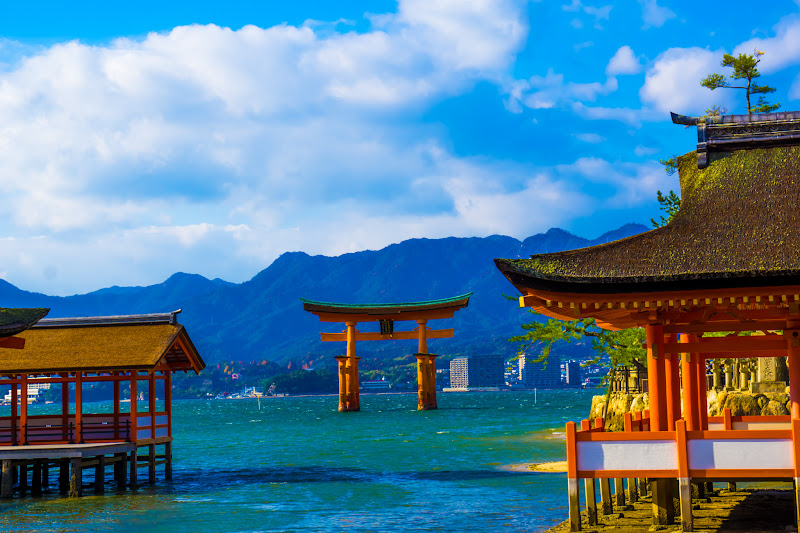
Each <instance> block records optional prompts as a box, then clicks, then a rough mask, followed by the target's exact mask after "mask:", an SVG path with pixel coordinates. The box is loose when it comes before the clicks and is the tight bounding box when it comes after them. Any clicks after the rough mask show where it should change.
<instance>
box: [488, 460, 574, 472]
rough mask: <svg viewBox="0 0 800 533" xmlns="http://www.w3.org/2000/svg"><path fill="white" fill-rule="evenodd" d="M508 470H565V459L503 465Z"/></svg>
mask: <svg viewBox="0 0 800 533" xmlns="http://www.w3.org/2000/svg"><path fill="white" fill-rule="evenodd" d="M503 470H507V471H509V472H566V471H567V462H566V461H551V462H549V463H520V464H515V465H508V466H505V467H503Z"/></svg>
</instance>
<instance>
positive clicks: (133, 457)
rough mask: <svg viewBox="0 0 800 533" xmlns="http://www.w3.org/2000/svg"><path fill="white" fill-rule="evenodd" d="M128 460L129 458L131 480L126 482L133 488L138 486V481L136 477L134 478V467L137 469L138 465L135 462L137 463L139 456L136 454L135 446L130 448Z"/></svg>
mask: <svg viewBox="0 0 800 533" xmlns="http://www.w3.org/2000/svg"><path fill="white" fill-rule="evenodd" d="M129 460H130V466H131V481H130V483H128V485H129V486H130V487H131V488H132V489H135V488H136V487H138V486H139V483H138V481H137V479H136V469H137V467H138V466H139V465H138V464H137V463H138V461H139V458H138V456H137V454H136V448H134V449H133V450H131V454H130V458H129Z"/></svg>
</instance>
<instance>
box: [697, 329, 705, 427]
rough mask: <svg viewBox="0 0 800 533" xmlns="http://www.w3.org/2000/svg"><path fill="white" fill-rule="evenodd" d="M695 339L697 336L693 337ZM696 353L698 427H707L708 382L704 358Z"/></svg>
mask: <svg viewBox="0 0 800 533" xmlns="http://www.w3.org/2000/svg"><path fill="white" fill-rule="evenodd" d="M694 339H695V340H696V339H697V337H694ZM695 355H697V369H696V370H697V408H698V414H699V415H700V429H702V430H707V429H708V382H707V381H706V358H705V357H703V354H701V353H698V354H695Z"/></svg>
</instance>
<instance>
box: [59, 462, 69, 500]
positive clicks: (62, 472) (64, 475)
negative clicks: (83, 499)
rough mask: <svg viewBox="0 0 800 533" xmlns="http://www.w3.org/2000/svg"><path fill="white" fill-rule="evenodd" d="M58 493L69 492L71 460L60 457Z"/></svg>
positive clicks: (64, 493)
mask: <svg viewBox="0 0 800 533" xmlns="http://www.w3.org/2000/svg"><path fill="white" fill-rule="evenodd" d="M58 493H59V494H63V495H66V494H68V493H69V460H68V459H60V460H59V462H58Z"/></svg>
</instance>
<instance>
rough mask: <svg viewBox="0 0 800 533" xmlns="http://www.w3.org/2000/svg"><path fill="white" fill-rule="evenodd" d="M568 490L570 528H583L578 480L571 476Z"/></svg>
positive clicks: (573, 529)
mask: <svg viewBox="0 0 800 533" xmlns="http://www.w3.org/2000/svg"><path fill="white" fill-rule="evenodd" d="M567 490H568V491H569V529H570V531H580V530H581V507H580V498H579V494H578V480H577V479H576V478H569V479H568V480H567Z"/></svg>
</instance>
